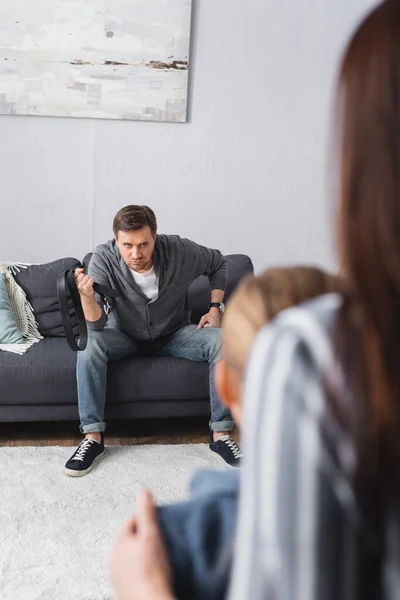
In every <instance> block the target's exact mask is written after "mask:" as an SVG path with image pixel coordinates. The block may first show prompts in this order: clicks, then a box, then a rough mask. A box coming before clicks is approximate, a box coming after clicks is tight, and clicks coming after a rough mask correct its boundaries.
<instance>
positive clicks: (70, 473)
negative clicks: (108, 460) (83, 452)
mask: <svg viewBox="0 0 400 600" xmlns="http://www.w3.org/2000/svg"><path fill="white" fill-rule="evenodd" d="M105 451H106V450H105V449H104V450H103V452H102V453H101V454H99V455H98V456H96V458H95V459H94V460H93V462H92V464H91V465H90V467H89V468H88V469H85V470H84V471H74V469H67V467H65V468H64V473H65V475H68V477H83V476H84V475H87V474H88V473H90V471H91V470H92V469H93V465H94V463H95V462H96V461H97V460H98V459H99V458H101V457H102V456H103V455H104V452H105Z"/></svg>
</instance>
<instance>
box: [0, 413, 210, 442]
mask: <svg viewBox="0 0 400 600" xmlns="http://www.w3.org/2000/svg"><path fill="white" fill-rule="evenodd" d="M81 439H82V436H81V434H80V433H79V427H78V423H76V422H73V421H61V422H57V423H50V422H45V423H44V422H40V423H0V446H76V445H77V444H79V442H80V441H81ZM208 440H209V433H208V420H207V419H155V420H137V421H112V422H110V423H109V424H108V426H107V432H106V439H105V442H106V444H107V445H139V444H201V443H207V442H208Z"/></svg>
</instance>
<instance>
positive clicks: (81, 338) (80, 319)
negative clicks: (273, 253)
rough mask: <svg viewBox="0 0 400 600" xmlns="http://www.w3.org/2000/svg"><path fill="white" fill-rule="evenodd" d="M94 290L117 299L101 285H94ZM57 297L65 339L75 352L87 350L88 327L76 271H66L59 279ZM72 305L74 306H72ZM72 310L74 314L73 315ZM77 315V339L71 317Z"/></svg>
mask: <svg viewBox="0 0 400 600" xmlns="http://www.w3.org/2000/svg"><path fill="white" fill-rule="evenodd" d="M93 289H94V291H95V292H96V293H97V294H100V296H103V297H104V299H105V301H107V298H117V297H118V294H117V292H115V291H114V290H112V289H111V288H109V287H106V286H105V285H100V284H99V283H95V284H93ZM57 296H58V302H59V305H60V311H61V318H62V322H63V325H64V331H65V337H66V338H67V341H68V344H69V345H70V347H71V348H72V350H74V352H80V351H82V350H85V348H86V346H87V338H88V333H87V325H86V319H85V314H84V312H83V308H82V303H81V296H80V293H79V290H78V288H77V286H76V283H75V276H74V271H64V273H61V275H59V276H58V278H57ZM71 304H72V306H71ZM71 308H72V309H73V312H72V314H71ZM74 314H75V317H76V321H77V324H78V336H77V337H75V335H74V331H73V325H72V323H71V317H73V316H74Z"/></svg>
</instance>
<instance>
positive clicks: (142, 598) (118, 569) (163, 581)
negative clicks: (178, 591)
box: [110, 492, 173, 600]
mask: <svg viewBox="0 0 400 600" xmlns="http://www.w3.org/2000/svg"><path fill="white" fill-rule="evenodd" d="M110 573H111V579H112V581H113V583H114V587H115V590H116V593H117V596H116V598H117V600H150V599H151V600H173V594H172V586H171V572H170V567H169V562H168V556H167V553H166V550H165V546H164V542H163V539H162V537H161V533H160V530H159V527H158V523H157V518H156V510H155V507H154V504H153V500H152V497H151V495H150V493H149V492H142V493H141V495H140V496H139V499H138V510H137V514H136V515H135V516H134V517H133V518H132V519H130V520H129V521H128V522H127V523H126V524H125V525H124V527H123V528H122V530H121V533H120V535H119V537H118V539H117V541H116V543H115V546H114V549H113V552H112V555H111V562H110Z"/></svg>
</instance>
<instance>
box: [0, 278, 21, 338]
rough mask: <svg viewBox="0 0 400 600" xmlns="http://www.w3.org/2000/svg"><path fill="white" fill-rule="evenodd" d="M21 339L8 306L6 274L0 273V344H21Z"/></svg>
mask: <svg viewBox="0 0 400 600" xmlns="http://www.w3.org/2000/svg"><path fill="white" fill-rule="evenodd" d="M23 341H24V340H23V338H22V335H21V333H20V331H19V329H18V326H17V323H16V321H15V319H14V315H13V313H12V311H11V308H10V301H9V298H8V291H7V283H6V274H5V273H0V344H22V343H23Z"/></svg>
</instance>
